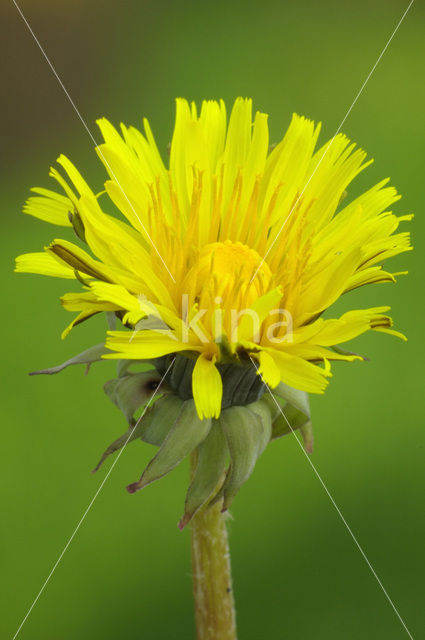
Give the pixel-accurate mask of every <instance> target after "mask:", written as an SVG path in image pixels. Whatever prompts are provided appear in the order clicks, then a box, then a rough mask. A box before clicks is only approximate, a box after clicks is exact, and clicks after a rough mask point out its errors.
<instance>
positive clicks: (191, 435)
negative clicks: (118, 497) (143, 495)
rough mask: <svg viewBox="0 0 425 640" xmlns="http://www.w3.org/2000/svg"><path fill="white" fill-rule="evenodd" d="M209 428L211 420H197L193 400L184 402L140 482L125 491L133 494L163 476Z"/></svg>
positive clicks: (199, 441)
mask: <svg viewBox="0 0 425 640" xmlns="http://www.w3.org/2000/svg"><path fill="white" fill-rule="evenodd" d="M210 428H211V419H204V420H200V419H199V417H198V414H197V412H196V408H195V403H194V402H193V400H186V401H184V402H183V404H182V405H181V410H180V413H179V415H178V417H177V420H176V421H175V423H174V425H173V427H172V429H171V430H170V432H169V433H168V435H167V437H166V438H165V440H164V442H163V443H162V445H161V447H160V449H159V451H158V453H157V454H156V456H155V457H154V458H152V460H151V461H150V462H149V464H148V466H147V467H146V469H145V470H144V472H143V474H142V476H141V477H140V480H138V481H137V482H133V483H132V484H130V485H128V486H127V491H128V492H129V493H135V492H136V491H139V489H143V487H146V485H148V484H150V483H151V482H154V481H155V480H158V479H159V478H161V477H162V476H165V475H166V474H167V473H168V472H169V471H171V470H172V469H174V467H176V466H177V465H178V464H179V463H180V462H181V461H182V460H183V459H184V458H185V457H186V456H187V455H188V454H189V453H191V452H192V451H193V450H194V449H195V448H196V447H197V446H198V445H199V444H200V443H201V442H202V441H203V440H204V439H205V438H206V437H207V435H208V432H209V430H210Z"/></svg>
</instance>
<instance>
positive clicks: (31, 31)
mask: <svg viewBox="0 0 425 640" xmlns="http://www.w3.org/2000/svg"><path fill="white" fill-rule="evenodd" d="M12 2H13V4H14V5H15V7H16V9H17V10H18V12H19V14H20V16H21V18H22V20H23V21H24V22H25V24H26V26H27V28H28V31H29V32H30V34H31V35H32V37H33V38H34V40H35V42H36V44H37V46H38V48H39V49H40V51H41V53H42V54H43V56H44V58H45V60H46V62H47V64H48V65H49V67H50V69H51V70H52V72H53V74H54V76H55V78H56V80H57V81H58V82H59V84H60V86H61V87H62V89H63V91H64V93H65V95H66V97H67V98H68V100H69V102H70V103H71V105H72V108H73V109H74V111H75V113H76V114H77V116H78V117H79V119H80V120H81V123H82V125H83V127H84V129H85V130H86V131H87V133H88V134H89V136H90V138H91V139H92V141H93V142H94V144H95V146H96V147H99V144H98V143H97V142H96V139H95V138H94V136H93V134H92V132H91V131H90V129H89V128H88V126H87V124H86V122H85V120H84V118H83V116H82V115H81V113H80V112H79V110H78V108H77V106H76V104H75V102H74V101H73V99H72V98H71V96H70V95H69V93H68V91H67V89H66V87H65V85H64V84H63V82H62V80H61V79H60V77H59V75H58V73H57V71H56V69H55V68H54V66H53V64H52V63H51V62H50V59H49V58H48V56H47V53H46V52H45V51H44V49H43V47H42V46H41V44H40V42H39V40H38V38H37V36H36V35H35V33H34V31H33V30H32V29H31V27H30V25H29V23H28V20H27V19H26V18H25V16H24V14H23V13H22V11H21V9H20V7H19V6H18V4H17V3H16V0H12ZM98 151H99V153H100V155H101V156H102V160H103V161H104V163H105V165H106V166H107V167H108V169H109V171H110V174H111V176H112V177H113V179H114V180H115V182H116V183H117V185H118V186H119V188H120V189H121V191H122V194H123V196H124V198H125V199H126V200H127V202H128V204H129V205H130V207H131V209H132V211H133V213H134V215H135V216H136V218H137V220H138V221H139V222H140V224H141V226H142V229H143V231H144V232H145V234H146V236H147V238H148V239H149V242H150V243H151V245H152V247H153V248H154V249H155V251H156V253H157V255H158V257H159V259H160V260H161V262H162V264H163V265H164V267H165V268H166V270H167V271H168V275H169V276H170V277H171V279H172V281H173V282H174V283H175V282H176V281H175V279H174V276H173V274H172V273H171V271H170V270H169V268H168V267H167V265H166V263H165V261H164V259H163V257H162V256H161V254H160V253H159V251H158V249H157V247H156V245H155V243H154V242H153V240H152V238H151V236H150V235H149V233H148V230H147V229H146V227H145V225H144V224H143V222H142V221H141V219H140V217H139V215H138V214H137V211H136V210H135V208H134V207H133V204H132V203H131V202H130V200H129V198H128V196H127V194H126V193H125V191H124V189H123V188H122V186H121V184H120V183H119V181H118V179H117V177H116V175H115V173H114V171H113V170H112V168H111V166H110V164H109V162H108V161H107V160H106V158H105V156H104V155H103V153H102V150H101V149H100V148H98Z"/></svg>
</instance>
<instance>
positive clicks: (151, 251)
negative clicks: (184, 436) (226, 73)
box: [16, 98, 410, 418]
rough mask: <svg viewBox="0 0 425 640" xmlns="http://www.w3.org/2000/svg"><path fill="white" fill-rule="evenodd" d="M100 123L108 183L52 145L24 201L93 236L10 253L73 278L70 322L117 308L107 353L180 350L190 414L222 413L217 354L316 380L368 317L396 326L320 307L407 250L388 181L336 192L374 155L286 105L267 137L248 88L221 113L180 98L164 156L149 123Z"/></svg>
mask: <svg viewBox="0 0 425 640" xmlns="http://www.w3.org/2000/svg"><path fill="white" fill-rule="evenodd" d="M98 125H99V127H100V130H101V132H102V135H103V138H104V143H103V144H101V145H100V146H99V147H97V149H96V150H97V153H98V155H99V158H100V160H101V162H102V163H103V164H104V166H105V168H106V171H107V173H108V174H109V179H108V180H107V181H106V182H105V186H104V188H105V192H106V194H105V192H102V193H101V194H97V195H96V194H95V193H94V192H93V191H92V190H91V189H90V187H89V186H88V185H87V183H86V182H85V181H84V179H83V178H82V176H81V175H80V173H79V172H78V171H77V169H76V168H75V167H74V166H73V164H72V163H71V162H70V161H69V160H68V159H67V158H66V157H64V156H60V157H59V158H58V163H59V165H60V166H61V167H62V169H63V170H64V172H65V173H66V174H67V179H65V178H64V177H63V175H62V174H61V173H60V172H59V171H58V170H57V169H54V168H52V169H51V172H50V175H51V176H52V177H53V178H54V179H55V180H56V181H57V182H58V183H59V185H60V186H61V187H62V189H63V192H64V194H61V195H59V194H57V193H55V192H53V191H50V190H46V189H40V188H37V189H34V190H33V191H35V192H36V194H37V195H35V196H32V197H31V198H29V200H28V201H27V203H26V206H25V209H24V211H25V212H26V213H29V214H30V215H33V216H36V217H38V218H41V219H43V220H46V221H48V222H51V223H53V224H57V225H62V226H65V227H66V226H68V227H74V230H75V232H76V233H77V235H78V237H79V238H80V240H81V241H82V242H83V243H86V244H87V246H88V249H89V251H86V250H85V249H83V248H81V246H80V244H79V245H77V244H74V243H73V242H70V241H69V240H60V239H59V240H54V241H53V242H52V243H51V244H50V245H49V246H48V247H46V248H45V251H44V252H41V253H32V254H24V255H22V256H19V257H18V259H17V268H16V269H17V271H25V272H32V273H42V274H46V275H50V276H58V277H62V278H70V279H77V280H79V281H80V282H81V283H82V291H81V292H79V293H67V294H65V295H64V296H63V298H62V299H61V301H62V304H63V306H64V307H65V308H66V309H68V310H70V311H76V312H78V315H77V317H76V318H75V319H74V320H73V322H72V323H71V325H70V327H68V328H67V329H66V330H65V332H64V333H65V334H67V333H68V332H69V330H70V329H71V328H72V326H74V325H75V324H77V323H79V322H81V321H83V320H85V319H86V318H88V317H90V316H92V315H94V314H95V313H98V312H99V311H113V312H115V314H116V315H117V316H118V317H119V318H120V319H121V320H122V323H123V325H125V327H127V329H126V330H122V331H110V332H109V333H108V336H107V341H106V346H107V348H108V349H109V350H110V353H108V354H107V355H105V356H104V357H106V358H122V359H137V360H143V359H149V360H151V361H152V360H154V361H155V362H157V359H158V358H163V357H164V356H167V355H168V354H176V353H179V352H181V353H182V354H183V356H184V358H186V359H188V360H189V361H191V363H192V365H194V366H193V367H192V369H193V371H192V374H191V375H192V393H193V398H194V401H195V405H196V410H197V413H198V416H199V417H200V418H210V417H216V418H217V417H218V416H219V414H220V411H221V407H222V400H223V380H225V374H224V373H223V371H224V369H223V367H225V365H229V364H232V363H233V364H235V365H241V366H246V367H247V366H250V367H254V366H255V367H256V369H257V374H261V376H262V379H263V380H264V382H265V383H266V384H267V385H268V386H269V387H270V388H275V387H276V386H277V385H278V384H279V383H280V382H281V381H283V382H284V383H285V384H287V385H289V386H291V387H294V388H296V389H300V390H303V391H306V392H313V393H322V392H323V391H324V389H325V387H326V385H327V383H328V378H329V376H330V375H331V372H330V365H329V361H331V360H348V361H351V360H354V359H356V358H359V356H354V355H352V354H348V353H346V352H343V351H342V350H341V349H339V348H335V346H336V345H339V344H340V343H343V342H345V341H347V340H350V339H351V338H354V337H355V336H357V335H360V334H361V333H363V332H365V331H367V330H369V329H373V330H375V331H383V332H386V333H393V334H396V335H399V336H401V334H399V333H396V332H395V331H393V330H392V329H391V325H392V322H391V319H390V318H389V317H388V315H386V312H387V311H388V307H376V308H371V309H361V310H353V311H348V312H347V313H345V314H344V315H342V316H341V317H339V318H327V319H325V318H323V317H322V314H323V313H324V312H325V311H326V310H327V309H328V308H329V307H330V306H331V305H332V304H333V303H334V302H335V301H336V300H337V299H338V298H339V297H340V296H341V295H342V294H343V293H345V292H348V291H350V290H352V289H355V288H357V287H359V286H361V285H365V284H370V283H376V282H393V281H394V280H395V278H394V275H393V274H391V273H389V272H388V271H384V270H383V267H382V263H383V261H384V260H385V259H386V258H389V257H391V256H393V255H396V254H398V253H400V252H403V251H407V250H408V249H410V246H409V235H408V233H405V232H399V231H398V226H399V223H400V221H402V220H408V219H410V216H403V217H397V216H396V215H394V214H393V213H392V212H391V211H389V210H388V208H390V207H391V206H392V204H393V203H394V202H396V201H397V200H398V199H399V197H400V196H399V195H397V192H396V190H395V189H394V188H393V187H390V186H387V183H388V180H383V181H382V182H380V183H379V184H377V185H375V186H374V187H372V188H371V189H369V190H368V191H366V192H365V193H364V194H362V195H361V196H359V197H357V198H356V199H354V200H352V201H351V202H350V201H349V199H348V198H347V201H348V204H346V200H345V196H346V189H347V187H348V185H349V183H350V182H351V181H352V180H353V179H354V178H355V177H356V176H357V174H358V173H360V171H362V170H363V169H364V168H365V167H366V166H368V164H369V163H370V161H369V162H366V161H365V158H366V154H365V152H364V151H362V150H361V149H355V145H353V144H350V143H349V140H348V139H347V138H346V137H345V136H344V135H342V134H338V135H337V136H335V137H334V138H332V139H331V140H330V141H329V142H327V143H326V144H325V145H324V146H322V147H320V148H318V149H316V144H317V139H318V135H319V130H320V125H315V124H314V122H312V121H311V120H308V119H306V118H304V117H300V116H298V115H294V116H293V118H292V120H291V123H290V125H289V128H288V130H287V131H286V133H285V135H284V137H283V139H282V140H281V141H280V142H279V144H277V145H276V146H274V147H273V148H272V149H271V147H270V142H269V133H268V125H267V115H266V114H264V113H259V112H257V113H256V114H255V117H254V119H253V117H252V101H251V100H249V99H242V98H238V99H237V100H236V101H235V104H234V106H233V108H232V112H231V115H230V118H229V121H228V122H227V117H226V109H225V105H224V103H223V102H215V101H204V102H203V103H202V107H201V110H200V113H199V114H198V111H197V108H196V106H195V104H193V103H192V104H189V103H188V102H187V101H186V100H183V99H178V100H177V111H176V122H175V128H174V133H173V137H172V142H171V149H170V159H169V167H168V166H167V165H166V163H164V161H163V159H162V157H161V155H160V153H159V151H158V149H157V146H156V144H155V140H154V137H153V135H152V132H151V129H150V127H149V124H148V122H147V120H144V134H143V133H141V132H140V131H138V130H137V129H135V128H133V127H129V128H127V127H125V126H124V125H121V132H120V133H119V132H118V131H117V130H116V129H115V128H114V127H113V126H112V125H111V124H110V123H109V122H108V121H107V120H105V119H101V120H99V121H98ZM167 164H168V163H167ZM123 218H125V221H124V220H123ZM128 329H131V331H129V330H128ZM401 337H403V336H401ZM224 384H225V383H224ZM223 406H224V405H223Z"/></svg>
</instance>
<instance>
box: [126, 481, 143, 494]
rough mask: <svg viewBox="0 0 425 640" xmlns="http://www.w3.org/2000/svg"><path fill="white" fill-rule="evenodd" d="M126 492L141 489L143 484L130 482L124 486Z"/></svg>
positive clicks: (134, 491)
mask: <svg viewBox="0 0 425 640" xmlns="http://www.w3.org/2000/svg"><path fill="white" fill-rule="evenodd" d="M126 489H127V491H128V493H136V491H139V490H140V489H143V486H141V485H140V482H132V483H131V484H128V485H127V486H126Z"/></svg>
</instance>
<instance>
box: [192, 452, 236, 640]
mask: <svg viewBox="0 0 425 640" xmlns="http://www.w3.org/2000/svg"><path fill="white" fill-rule="evenodd" d="M191 464H192V469H193V465H194V464H195V461H194V455H193V454H192V458H191ZM225 517H226V516H225V515H223V514H222V513H221V501H220V502H218V503H217V504H215V505H214V506H212V507H210V508H209V509H205V508H202V509H201V510H200V511H199V512H198V513H197V514H196V515H195V517H194V518H193V520H192V523H191V534H192V576H193V597H194V601H195V620H196V629H197V639H198V640H236V623H235V606H234V600H233V591H232V575H231V569H230V553H229V543H228V539H227V530H226V523H225Z"/></svg>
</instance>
